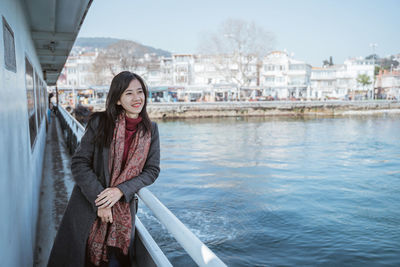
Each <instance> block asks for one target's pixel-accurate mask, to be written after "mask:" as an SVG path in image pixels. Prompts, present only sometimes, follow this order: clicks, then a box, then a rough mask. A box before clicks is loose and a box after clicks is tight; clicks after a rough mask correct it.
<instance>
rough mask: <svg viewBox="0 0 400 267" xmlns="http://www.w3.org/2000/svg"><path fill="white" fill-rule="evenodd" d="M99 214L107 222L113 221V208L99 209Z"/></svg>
mask: <svg viewBox="0 0 400 267" xmlns="http://www.w3.org/2000/svg"><path fill="white" fill-rule="evenodd" d="M97 216H99V218H100V219H101V221H102V222H105V223H113V217H112V211H111V208H103V209H98V210H97Z"/></svg>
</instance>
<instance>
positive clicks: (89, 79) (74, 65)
mask: <svg viewBox="0 0 400 267" xmlns="http://www.w3.org/2000/svg"><path fill="white" fill-rule="evenodd" d="M97 55H98V52H87V53H82V54H80V53H79V54H75V55H70V56H69V57H68V59H67V61H66V63H65V65H64V68H63V70H62V72H61V75H60V78H59V80H58V81H57V85H58V86H61V87H64V88H82V89H85V88H88V87H89V86H91V85H92V84H93V83H94V73H93V70H92V68H93V63H94V62H95V60H96V58H97Z"/></svg>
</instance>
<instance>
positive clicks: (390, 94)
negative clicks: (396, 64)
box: [375, 70, 400, 100]
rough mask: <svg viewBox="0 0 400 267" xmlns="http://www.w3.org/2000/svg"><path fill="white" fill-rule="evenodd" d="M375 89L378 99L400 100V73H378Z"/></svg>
mask: <svg viewBox="0 0 400 267" xmlns="http://www.w3.org/2000/svg"><path fill="white" fill-rule="evenodd" d="M375 88H376V89H377V95H376V98H378V99H396V100H399V99H400V71H391V72H389V71H387V70H385V71H379V75H377V76H376V83H375Z"/></svg>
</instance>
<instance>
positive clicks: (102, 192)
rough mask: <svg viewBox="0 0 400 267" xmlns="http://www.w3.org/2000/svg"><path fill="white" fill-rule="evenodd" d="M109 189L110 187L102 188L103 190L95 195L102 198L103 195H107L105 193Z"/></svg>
mask: <svg viewBox="0 0 400 267" xmlns="http://www.w3.org/2000/svg"><path fill="white" fill-rule="evenodd" d="M110 189H111V188H110V187H108V188H106V189H104V190H103V191H101V193H100V194H98V195H97V197H100V198H103V197H104V196H106V195H107V193H108V191H110Z"/></svg>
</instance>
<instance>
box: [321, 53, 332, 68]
mask: <svg viewBox="0 0 400 267" xmlns="http://www.w3.org/2000/svg"><path fill="white" fill-rule="evenodd" d="M322 65H323V66H324V67H325V66H333V59H332V56H330V57H329V61H328V60H327V59H325V60H324V61H322Z"/></svg>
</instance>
